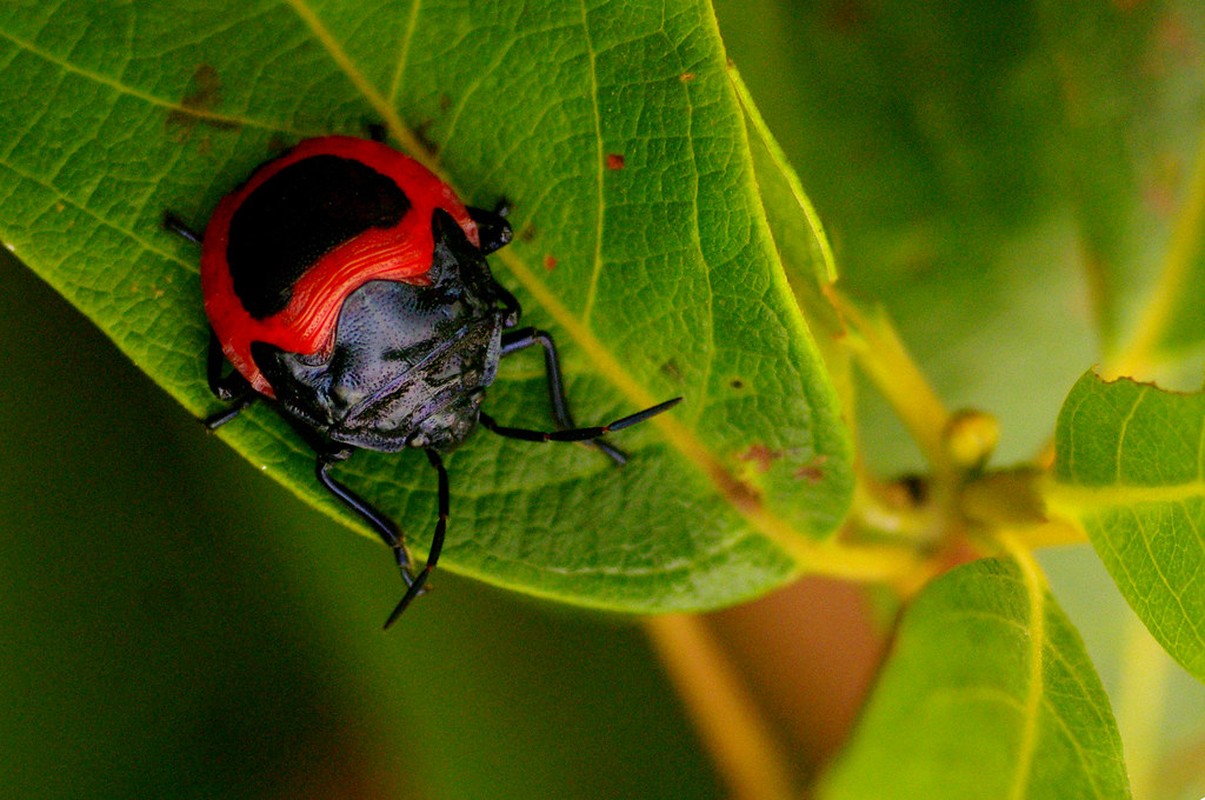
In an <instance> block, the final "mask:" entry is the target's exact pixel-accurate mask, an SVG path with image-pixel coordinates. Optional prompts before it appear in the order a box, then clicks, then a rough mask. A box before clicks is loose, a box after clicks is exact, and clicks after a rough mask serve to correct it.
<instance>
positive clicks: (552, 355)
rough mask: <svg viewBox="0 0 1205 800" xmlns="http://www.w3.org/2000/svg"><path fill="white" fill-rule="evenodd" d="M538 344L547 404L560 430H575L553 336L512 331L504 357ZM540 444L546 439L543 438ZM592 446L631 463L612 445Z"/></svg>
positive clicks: (536, 331)
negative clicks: (542, 356) (541, 357)
mask: <svg viewBox="0 0 1205 800" xmlns="http://www.w3.org/2000/svg"><path fill="white" fill-rule="evenodd" d="M536 344H538V345H540V347H541V348H543V350H544V372H545V374H546V375H547V376H548V404H549V407H550V408H551V409H552V419H553V421H554V422H555V423H556V426H557V428H558V429H560V430H572V429H574V428H576V427H577V425H576V423H575V422H574V421H573V415H572V414H571V413H570V411H569V400H568V399H567V398H566V397H565V383H564V380H563V379H562V377H561V361H560V358H559V356H558V355H557V350H556V343H555V342H554V341H553V340H552V336H551V335H550V334H549V333H548V332H547V331H542V330H540V329H538V328H521V329H519V330H517V331H509V332H508V333H504V334H503V335H502V355H503V356H504V357H505V356H508V355H510V354H511V353H516V352H518V351H519V350H523V349H526V348H528V347H531V346H532V345H536ZM487 427H488V426H487ZM504 435H505V434H504ZM541 441H543V440H542V439H541ZM590 443H591V444H592V445H593V446H594V447H596V448H598V449H599V450H601V451H602V452H604V453H606V454H607V456H608V457H609V458H610V459H611V460H612V461H614V462H615V463H616V464H617V465H619V466H621V467H622V466H623V465H624V464H626V463H628V454H627V453H625V452H624V451H622V450H620V449H619V448H618V447H613V446H612V445H610V444H609V443H607V442H603V441H599V440H597V439H596V440H594V441H591V442H590Z"/></svg>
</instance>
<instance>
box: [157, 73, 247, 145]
mask: <svg viewBox="0 0 1205 800" xmlns="http://www.w3.org/2000/svg"><path fill="white" fill-rule="evenodd" d="M221 99H222V81H221V79H220V78H218V71H217V70H216V69H214V68H213V67H211V66H210V65H209V64H201V65H200V66H198V67H197V68H196V70H195V71H194V72H193V74H192V81H191V82H190V84H189V91H188V94H186V95H184V97H183V98H181V100H180V107H179V108H174V109H172V110H171V111H170V112H169V113H168V115H167V127H168V128H173V127H174V128H179V129H180V130H181V137H180V138H181V140H185V139H187V138H188V137H189V136H190V135H191V134H192V131H193V129H194V128H195V127H196V126H197V125H198V124H201V123H203V124H205V125H210V126H212V127H214V128H222V129H231V128H237V127H238V125H237V124H236V123H234V122H232V121H231V120H226V119H214V118H213V117H212V116H210V114H212V112H213V110H214V109H215V108H216V107H217V106H218V104H219V103H220V102H221Z"/></svg>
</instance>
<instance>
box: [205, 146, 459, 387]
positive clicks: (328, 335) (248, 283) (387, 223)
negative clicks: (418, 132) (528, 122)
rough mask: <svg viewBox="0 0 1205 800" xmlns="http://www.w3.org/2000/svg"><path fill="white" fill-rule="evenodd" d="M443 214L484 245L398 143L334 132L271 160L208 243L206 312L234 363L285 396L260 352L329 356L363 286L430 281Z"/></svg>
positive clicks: (224, 204) (227, 209) (222, 210)
mask: <svg viewBox="0 0 1205 800" xmlns="http://www.w3.org/2000/svg"><path fill="white" fill-rule="evenodd" d="M436 209H443V210H444V211H446V212H447V213H448V214H449V215H451V217H452V219H454V220H455V221H456V223H457V224H459V226H460V227H461V229H462V230H463V231H464V234H465V237H466V238H467V239H468V241H469V242H470V243H472V244H473V245H474V246H477V245H478V236H477V226H476V224H475V223H474V222H473V220H472V219H471V218H470V217H469V213H468V211H467V210H466V209H465V207H464V204H463V203H461V202H460V200H459V199H458V198H457V197H456V194H455V193H454V192H453V191H452V189H451V188H450V187H449V186H448V185H447V184H445V183H444V182H443V181H441V180H440V179H439V178H438V177H437V176H435V175H434V174H433V173H431V172H430V171H429V170H428V169H426V168H425V167H423V166H422V165H421V164H419V163H418V162H417V161H415V160H414V159H412V158H410V157H408V156H406V155H403V154H402V153H399V152H398V151H396V150H394V149H392V148H390V147H388V146H387V145H384V144H381V143H378V142H374V141H371V140H367V139H358V138H354V137H348V136H326V137H322V138H318V139H308V140H306V141H303V142H301V143H300V144H298V145H297V146H296V147H294V148H293V149H291V150H289V151H288V152H287V153H285V154H283V155H281V156H280V157H278V158H275V159H273V160H271V161H268V162H266V163H264V164H262V165H261V166H260V167H259V168H258V169H256V171H255V172H254V173H252V175H251V177H250V178H248V179H247V181H246V182H245V183H243V184H242V185H241V186H240V187H238V188H237V189H236V190H235V191H233V192H232V193H230V194H229V195H227V196H226V197H225V198H224V199H223V200H222V201H221V203H219V205H218V207H217V209H216V210H215V211H214V214H213V216H212V217H211V218H210V221H209V225H208V227H206V229H205V236H204V241H203V243H202V250H201V288H202V292H203V294H204V298H205V312H206V314H207V315H208V317H209V322H210V325H211V326H212V327H213V330H214V333H215V334H216V335H217V337H218V340H219V341H220V342H221V344H222V351H223V353H224V354H225V356H226V358H227V360H229V362H230V363H231V365H232V366H233V367H234V368H235V369H236V370H238V372H239V373H241V374H242V375H243V377H245V378H246V379H247V381H248V382H249V383H250V384H251V386H252V387H253V388H254V389H255V390H256V391H257V392H259V393H260V394H263V395H266V396H267V397H272V398H275V397H276V391H275V389H274V387H273V386H272V384H271V383H270V382H269V380H268V378H267V377H266V376H265V375H264V374H263V372H262V371H261V370H260V368H259V367H258V366H257V365H256V362H255V359H254V357H253V356H252V352H251V351H252V344H253V343H255V342H262V343H264V344H266V345H272V346H274V347H276V348H279V349H280V350H282V351H285V352H289V353H296V354H299V355H307V356H308V355H319V356H321V355H323V354H329V353H330V351H331V348H332V346H333V344H334V336H335V327H336V323H337V321H338V318H339V313H340V311H341V309H342V308H343V304H344V302H345V301H346V300H347V298H348V296H349V295H351V294H352V293H353V292H355V291H356V290H357V289H359V288H360V287H362V286H364V285H365V284H366V283H368V282H370V281H374V280H388V281H399V282H402V283H406V284H411V285H415V286H426V285H429V284H430V279H429V276H428V272H429V270H430V269H431V264H432V255H433V250H434V246H435V242H434V237H433V234H432V223H431V221H432V217H433V215H434V213H435V210H436Z"/></svg>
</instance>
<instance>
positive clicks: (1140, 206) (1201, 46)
mask: <svg viewBox="0 0 1205 800" xmlns="http://www.w3.org/2000/svg"><path fill="white" fill-rule="evenodd" d="M716 12H717V15H718V16H719V19H720V24H721V29H722V30H723V32H724V37H725V41H726V42H727V44H728V46H729V53H730V54H731V55H732V57H733V59H734V60H735V62H736V64H737V65H738V66H739V67H740V70H741V74H742V76H743V78H744V79H745V80H746V81H747V82H748V84H749V88H750V91H751V93H752V94H753V96H754V97H755V98H757V101H758V106H759V108H760V110H761V111H762V113H763V114H764V115H765V117H766V121H767V123H768V124H769V126H770V127H771V128H772V129H773V130H774V132H775V134H776V135H777V137H778V140H779V141H780V142H781V144H782V147H783V150H784V151H785V152H786V154H787V156H788V157H789V159H790V161H791V163H792V164H794V165H795V167H796V168H797V169H798V171H799V174H800V177H801V178H802V182H803V185H804V186H805V187H807V192H808V196H809V197H810V198H811V200H812V201H813V202H814V203H815V205H816V208H817V210H818V211H819V212H820V216H821V218H822V219H823V220H824V224H825V228H826V230H827V232H828V235H829V237H830V239H831V241H832V243H833V248H834V250H835V251H836V254H837V261H838V263H839V264H840V266H841V280H842V283H843V287H844V288H845V289H846V290H847V291H848V292H849V293H850V294H851V295H853V296H860V297H863V298H866V299H869V300H873V301H877V302H882V303H883V304H884V305H885V306H886V308H887V310H888V312H889V315H890V317H891V319H892V320H894V321H895V323H896V326H897V328H898V329H899V331H900V334H901V337H902V338H903V340H904V341H905V342H906V343H907V345H908V348H909V351H910V352H911V353H912V354H913V355H914V356H915V357H916V360H917V362H918V363H920V364H922V365H923V367H924V369H925V372H926V374H927V375H928V376H929V377H930V379H931V380H932V382H933V383H934V385H935V387H936V388H937V390H938V393H939V394H940V395H941V396H942V397H943V398H944V399H945V400H946V401H947V403H948V404H949V406H950V407H951V408H964V407H969V408H985V409H990V410H991V411H992V413H993V415H995V416H996V417H997V418H998V419H999V420H1000V423H1001V430H1002V431H1003V432H1004V435H1003V437H1002V439H1001V443H1000V450H999V458H1001V459H1002V460H1004V461H1010V460H1020V459H1025V460H1028V459H1029V458H1030V457H1031V456H1032V453H1033V452H1034V451H1036V450H1038V449H1039V448H1041V447H1043V446H1044V444H1045V442H1046V441H1047V439H1048V438H1049V436H1050V420H1051V419H1053V418H1054V416H1055V415H1056V414H1057V412H1058V409H1059V407H1060V405H1061V403H1062V400H1063V398H1064V397H1065V395H1066V390H1067V387H1069V386H1070V385H1071V384H1072V383H1074V382H1075V380H1076V379H1077V378H1078V377H1079V375H1080V374H1081V373H1082V372H1083V370H1084V369H1085V367H1086V366H1087V365H1089V364H1092V363H1098V362H1102V361H1103V360H1105V359H1104V358H1103V356H1106V355H1110V354H1112V353H1113V352H1114V351H1116V349H1117V348H1119V347H1123V346H1125V345H1126V344H1127V342H1128V341H1129V340H1130V337H1131V336H1133V335H1134V334H1135V332H1136V330H1137V329H1138V328H1139V327H1143V323H1141V322H1140V320H1141V313H1142V311H1141V310H1142V309H1144V308H1146V307H1147V306H1148V303H1149V301H1150V300H1151V299H1152V297H1153V296H1154V295H1155V293H1156V291H1157V288H1156V287H1162V286H1168V287H1169V291H1166V292H1164V291H1162V290H1160V294H1162V295H1163V296H1166V297H1167V298H1168V299H1169V300H1171V301H1173V302H1170V303H1168V304H1167V305H1166V306H1163V309H1164V310H1163V312H1161V313H1158V314H1157V315H1156V317H1157V318H1158V319H1161V320H1164V321H1165V322H1166V323H1167V324H1166V325H1164V324H1162V323H1159V324H1158V325H1156V326H1155V327H1158V328H1159V329H1160V331H1162V332H1159V331H1156V333H1157V334H1158V341H1156V342H1153V343H1152V344H1153V345H1154V349H1153V351H1152V354H1153V355H1155V356H1157V357H1160V358H1162V359H1170V360H1171V361H1172V362H1173V363H1170V364H1167V366H1168V367H1169V371H1174V372H1176V376H1177V379H1178V380H1179V381H1183V380H1184V379H1185V378H1184V376H1185V375H1188V376H1189V380H1191V381H1192V382H1194V383H1195V381H1196V380H1198V378H1199V375H1200V363H1201V354H1202V353H1203V352H1205V318H1203V316H1202V315H1203V314H1205V304H1201V303H1200V302H1199V297H1200V291H1199V287H1200V286H1202V285H1205V274H1203V273H1202V270H1203V269H1205V261H1203V260H1202V258H1201V253H1200V248H1199V247H1198V246H1196V244H1199V240H1200V232H1201V230H1202V228H1201V225H1200V224H1199V223H1197V224H1195V225H1194V224H1184V225H1181V223H1180V221H1181V220H1185V221H1186V222H1187V221H1189V220H1191V219H1193V218H1194V217H1195V214H1194V212H1193V211H1192V210H1191V209H1192V208H1193V207H1195V206H1192V204H1191V203H1190V197H1192V196H1194V194H1196V192H1195V191H1194V188H1193V187H1194V185H1197V183H1198V182H1197V179H1196V177H1195V176H1197V175H1199V174H1200V173H1201V171H1202V170H1201V167H1200V166H1198V165H1200V164H1201V163H1202V161H1203V159H1201V157H1200V156H1199V155H1198V154H1199V152H1200V139H1201V136H1202V120H1201V115H1200V109H1201V108H1202V105H1203V103H1205V60H1203V59H1201V58H1199V53H1200V52H1202V51H1203V50H1205V6H1202V5H1201V4H1199V3H1192V2H1183V0H1180V1H1178V2H1177V1H1175V0H1172V1H1170V2H1169V1H1168V0H1149V2H1142V3H1133V2H1128V3H1108V2H1097V3H1059V2H1049V0H1042V1H1041V2H1029V3H996V4H990V5H985V4H983V3H981V2H977V1H976V0H937V1H936V2H931V3H924V4H917V3H908V2H900V1H899V0H895V1H894V2H891V1H887V2H869V3H867V2H856V3H846V2H829V3H802V4H801V3H798V2H795V1H794V0H716ZM1178 229H1182V230H1184V231H1185V234H1186V235H1184V236H1182V237H1180V238H1179V239H1177V238H1176V236H1175V235H1174V232H1175V231H1176V230H1178ZM1194 231H1195V233H1194ZM1173 241H1183V243H1184V244H1183V247H1180V246H1175V245H1173ZM1194 243H1195V244H1194ZM1173 249H1177V250H1180V251H1182V252H1183V253H1184V254H1185V255H1187V256H1188V258H1187V259H1185V258H1184V257H1182V256H1176V257H1172V256H1171V255H1170V253H1171V251H1172V250H1173ZM1175 264H1181V265H1185V264H1186V265H1187V267H1186V268H1185V267H1175V266H1174V265H1175ZM1169 266H1171V269H1167V267H1169ZM1164 275H1170V276H1171V278H1172V279H1171V280H1170V281H1164V280H1162V279H1161V278H1162V276H1164ZM1176 275H1180V276H1181V277H1180V278H1176V277H1175V276H1176ZM1177 286H1178V288H1176V287H1177ZM1194 289H1197V290H1196V291H1194ZM1145 327H1148V328H1149V327H1151V326H1145ZM1102 348H1103V349H1102ZM1035 353H1041V354H1042V357H1041V358H1035V357H1034V354H1035ZM1181 385H1182V384H1181ZM1188 385H1190V386H1191V385H1193V384H1192V383H1190V384H1188ZM858 421H859V426H860V427H861V428H862V430H863V437H862V440H863V441H865V442H867V443H868V445H869V446H868V447H867V448H866V452H865V453H864V454H863V455H864V457H865V459H866V460H867V462H868V463H869V464H870V465H871V466H872V467H875V468H877V469H878V470H879V471H882V472H896V471H899V470H907V469H917V468H918V467H919V466H920V464H921V462H920V459H919V454H917V453H915V449H914V448H910V447H909V446H908V442H907V441H906V437H903V436H901V435H900V434H899V427H898V424H897V423H896V422H895V420H894V419H893V417H892V416H891V412H890V410H889V409H887V408H885V407H869V408H863V409H860V413H859V418H858Z"/></svg>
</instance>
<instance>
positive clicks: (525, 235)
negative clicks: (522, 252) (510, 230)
mask: <svg viewBox="0 0 1205 800" xmlns="http://www.w3.org/2000/svg"><path fill="white" fill-rule="evenodd" d="M515 237H516V238H517V239H518V240H519V241H520V242H532V241H535V238H536V226H535V225H533V224H532V223H530V222H525V223H523V227H522V228H519V231H518V233H516V234H515Z"/></svg>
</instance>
